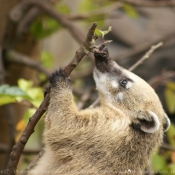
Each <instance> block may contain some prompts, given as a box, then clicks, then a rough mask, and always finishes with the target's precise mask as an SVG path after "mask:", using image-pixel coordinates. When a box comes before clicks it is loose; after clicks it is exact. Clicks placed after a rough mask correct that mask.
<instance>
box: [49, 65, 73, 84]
mask: <svg viewBox="0 0 175 175" xmlns="http://www.w3.org/2000/svg"><path fill="white" fill-rule="evenodd" d="M50 84H51V86H52V87H56V86H59V85H70V84H71V79H70V78H69V77H67V76H66V73H65V71H64V70H63V69H61V68H60V69H59V70H57V71H55V72H54V73H52V75H51V77H50Z"/></svg>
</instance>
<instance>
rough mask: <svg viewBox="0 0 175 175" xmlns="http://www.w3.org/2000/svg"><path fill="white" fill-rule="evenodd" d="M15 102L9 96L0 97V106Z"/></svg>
mask: <svg viewBox="0 0 175 175" xmlns="http://www.w3.org/2000/svg"><path fill="white" fill-rule="evenodd" d="M15 101H16V100H15V98H14V97H11V96H0V105H5V104H8V103H14V102H15Z"/></svg>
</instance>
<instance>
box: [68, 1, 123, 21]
mask: <svg viewBox="0 0 175 175" xmlns="http://www.w3.org/2000/svg"><path fill="white" fill-rule="evenodd" d="M122 6H123V3H122V2H117V3H113V4H112V5H110V6H108V7H104V8H100V9H97V10H95V11H91V12H90V13H89V12H88V13H83V14H79V15H78V14H77V15H69V16H67V18H68V19H69V20H84V19H89V18H91V17H94V16H99V17H102V16H105V17H109V18H117V17H120V15H119V14H116V11H115V10H117V9H119V8H121V7H122ZM113 11H115V14H111V12H113Z"/></svg>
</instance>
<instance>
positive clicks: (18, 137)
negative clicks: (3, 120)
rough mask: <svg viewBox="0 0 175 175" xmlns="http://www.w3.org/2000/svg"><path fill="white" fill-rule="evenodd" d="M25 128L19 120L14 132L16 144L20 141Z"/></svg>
mask: <svg viewBox="0 0 175 175" xmlns="http://www.w3.org/2000/svg"><path fill="white" fill-rule="evenodd" d="M25 127H26V124H25V122H24V120H23V119H21V120H20V121H19V122H18V123H17V125H16V130H17V135H16V137H15V141H16V142H17V141H18V140H19V139H20V137H21V135H22V133H23V131H24V129H25Z"/></svg>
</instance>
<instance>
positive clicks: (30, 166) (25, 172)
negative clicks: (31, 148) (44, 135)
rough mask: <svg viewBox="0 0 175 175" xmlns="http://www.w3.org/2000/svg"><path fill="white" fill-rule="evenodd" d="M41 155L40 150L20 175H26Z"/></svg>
mask: <svg viewBox="0 0 175 175" xmlns="http://www.w3.org/2000/svg"><path fill="white" fill-rule="evenodd" d="M43 154H44V149H41V151H40V152H39V154H38V155H37V156H36V157H35V158H34V160H33V161H32V162H31V163H30V164H29V165H28V167H27V168H26V169H25V170H24V171H23V173H22V175H26V174H27V172H28V171H29V170H30V169H32V168H33V167H34V166H35V164H36V162H37V161H38V160H39V159H40V158H41V157H42V155H43Z"/></svg>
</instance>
